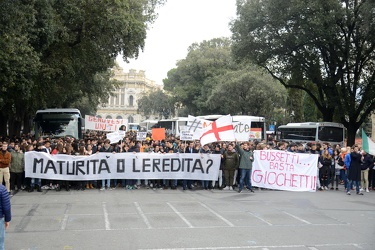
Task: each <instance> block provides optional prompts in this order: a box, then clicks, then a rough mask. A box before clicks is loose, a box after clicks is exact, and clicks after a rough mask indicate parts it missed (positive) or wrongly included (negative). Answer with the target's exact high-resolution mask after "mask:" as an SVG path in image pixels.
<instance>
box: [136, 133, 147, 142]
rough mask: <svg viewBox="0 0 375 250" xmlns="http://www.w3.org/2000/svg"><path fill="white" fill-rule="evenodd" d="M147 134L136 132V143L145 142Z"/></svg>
mask: <svg viewBox="0 0 375 250" xmlns="http://www.w3.org/2000/svg"><path fill="white" fill-rule="evenodd" d="M146 137H147V132H137V141H144V140H146Z"/></svg>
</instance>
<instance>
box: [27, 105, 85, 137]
mask: <svg viewBox="0 0 375 250" xmlns="http://www.w3.org/2000/svg"><path fill="white" fill-rule="evenodd" d="M34 126H35V136H36V137H40V136H42V137H50V138H59V137H64V136H71V137H74V138H77V139H81V138H82V130H81V126H82V124H81V119H80V115H79V113H78V114H74V113H64V112H55V113H54V112H37V114H36V116H35V118H34Z"/></svg>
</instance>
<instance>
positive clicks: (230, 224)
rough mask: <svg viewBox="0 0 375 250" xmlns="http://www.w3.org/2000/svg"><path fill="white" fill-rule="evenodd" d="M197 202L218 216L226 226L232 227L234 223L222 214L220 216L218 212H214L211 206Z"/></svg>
mask: <svg viewBox="0 0 375 250" xmlns="http://www.w3.org/2000/svg"><path fill="white" fill-rule="evenodd" d="M199 204H200V205H201V206H202V207H204V208H206V209H207V210H208V211H210V212H211V213H213V214H214V215H216V216H217V217H218V218H220V219H221V220H222V221H224V222H225V223H226V224H227V225H228V226H230V227H234V225H233V224H232V223H231V222H230V221H229V220H227V219H225V218H224V217H223V216H221V215H220V214H218V213H216V212H215V211H214V210H212V209H211V208H209V207H208V206H207V205H206V204H203V203H201V202H199Z"/></svg>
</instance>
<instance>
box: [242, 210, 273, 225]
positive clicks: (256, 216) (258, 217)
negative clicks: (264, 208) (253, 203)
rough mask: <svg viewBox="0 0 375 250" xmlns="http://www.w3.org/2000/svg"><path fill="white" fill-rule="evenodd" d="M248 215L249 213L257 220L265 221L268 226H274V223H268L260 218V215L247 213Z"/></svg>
mask: <svg viewBox="0 0 375 250" xmlns="http://www.w3.org/2000/svg"><path fill="white" fill-rule="evenodd" d="M247 213H249V214H251V215H252V216H254V217H255V218H257V219H259V220H261V221H263V222H264V223H266V224H267V225H269V226H272V223H270V222H268V221H266V220H265V219H263V218H262V217H260V216H258V215H256V214H253V213H252V212H247Z"/></svg>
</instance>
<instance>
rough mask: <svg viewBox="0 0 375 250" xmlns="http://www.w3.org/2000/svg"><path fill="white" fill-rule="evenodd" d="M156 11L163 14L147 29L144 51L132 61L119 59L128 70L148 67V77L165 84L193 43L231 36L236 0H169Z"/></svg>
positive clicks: (125, 69)
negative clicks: (231, 23)
mask: <svg viewBox="0 0 375 250" xmlns="http://www.w3.org/2000/svg"><path fill="white" fill-rule="evenodd" d="M156 11H157V12H158V13H159V17H158V18H157V20H156V21H155V23H154V24H153V25H152V27H151V28H150V29H149V30H148V32H147V39H146V44H145V49H144V52H143V53H140V55H139V57H138V59H137V60H131V61H130V63H129V64H126V63H125V62H123V61H122V60H121V58H118V62H119V64H120V66H121V67H122V68H123V69H124V71H125V72H128V71H129V69H136V70H137V71H139V70H145V71H146V78H148V79H150V80H154V81H155V82H156V83H157V84H162V83H163V82H162V80H163V79H164V78H166V77H167V72H168V71H169V70H171V69H172V68H175V67H176V62H177V61H178V60H180V59H184V58H186V55H187V49H188V47H189V46H190V45H191V44H192V43H195V42H197V43H200V42H202V41H203V40H210V39H212V38H217V37H230V36H231V32H230V30H229V22H230V21H231V20H232V19H234V18H235V14H236V0H167V3H166V4H165V5H164V6H162V7H161V8H158V9H157V10H156Z"/></svg>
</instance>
